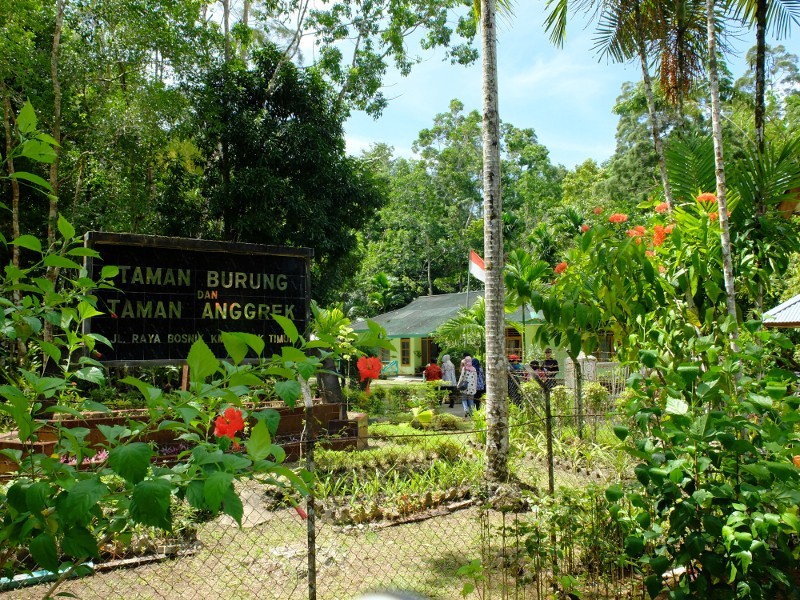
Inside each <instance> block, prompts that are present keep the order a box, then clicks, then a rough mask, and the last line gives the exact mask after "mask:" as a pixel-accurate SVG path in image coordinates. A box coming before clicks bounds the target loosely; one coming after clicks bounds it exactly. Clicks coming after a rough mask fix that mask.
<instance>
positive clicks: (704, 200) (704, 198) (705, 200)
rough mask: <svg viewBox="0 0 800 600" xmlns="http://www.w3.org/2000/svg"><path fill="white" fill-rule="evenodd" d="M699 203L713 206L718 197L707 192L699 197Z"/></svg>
mask: <svg viewBox="0 0 800 600" xmlns="http://www.w3.org/2000/svg"><path fill="white" fill-rule="evenodd" d="M697 201H698V202H699V203H700V204H711V203H712V202H716V201H717V197H716V196H715V195H714V194H712V193H711V192H705V193H704V194H700V195H699V196H698V197H697Z"/></svg>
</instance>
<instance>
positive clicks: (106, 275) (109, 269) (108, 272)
mask: <svg viewBox="0 0 800 600" xmlns="http://www.w3.org/2000/svg"><path fill="white" fill-rule="evenodd" d="M117 275H119V267H117V266H115V265H105V266H104V267H103V268H102V269H100V277H101V278H102V279H114V277H116V276H117Z"/></svg>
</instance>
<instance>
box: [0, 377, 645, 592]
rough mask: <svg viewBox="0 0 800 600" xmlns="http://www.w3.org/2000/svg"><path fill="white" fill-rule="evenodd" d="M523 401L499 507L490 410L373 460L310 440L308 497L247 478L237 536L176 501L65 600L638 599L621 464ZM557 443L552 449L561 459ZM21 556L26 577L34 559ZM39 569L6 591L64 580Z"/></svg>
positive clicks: (399, 438)
mask: <svg viewBox="0 0 800 600" xmlns="http://www.w3.org/2000/svg"><path fill="white" fill-rule="evenodd" d="M523 387H524V386H523ZM526 403H527V404H528V407H527V409H524V410H525V411H527V412H525V413H524V414H525V415H526V418H524V419H519V418H518V419H517V420H516V421H515V424H514V426H513V428H512V430H511V432H510V437H511V439H512V444H519V445H523V444H524V446H525V447H526V448H528V449H529V451H528V452H527V453H525V454H524V455H522V456H517V457H516V458H514V460H513V464H512V469H513V471H514V476H515V478H516V479H517V480H518V483H519V485H518V486H515V487H514V488H510V489H512V490H513V491H510V492H508V493H507V494H506V497H504V496H503V493H500V494H494V495H493V496H492V500H491V501H490V500H487V499H486V498H487V496H488V494H486V493H485V492H484V491H483V490H482V489H481V484H480V481H481V477H480V475H481V473H482V470H483V453H482V445H483V442H484V440H485V429H483V427H482V423H481V420H480V415H478V416H476V417H475V418H474V420H473V421H467V423H468V426H469V427H471V428H469V429H467V430H465V427H464V421H463V420H462V421H461V425H460V427H458V428H457V429H454V430H446V429H440V430H436V431H433V430H430V429H428V430H425V431H417V430H414V429H409V428H408V427H406V428H405V429H404V430H403V431H406V432H408V433H404V434H402V435H400V434H398V433H397V430H392V428H391V427H392V426H386V427H384V429H383V430H381V428H380V427H373V428H372V429H371V432H374V433H371V434H370V437H369V447H370V450H369V451H368V452H347V453H342V452H333V451H329V450H324V449H321V448H313V447H311V446H310V445H309V446H307V449H306V452H308V451H309V450H311V456H312V457H313V458H314V462H313V464H314V465H315V476H316V483H315V485H314V486H313V494H312V497H310V498H307V499H303V498H300V497H299V496H296V495H292V494H291V493H287V492H286V491H285V490H282V489H281V488H278V487H276V486H270V485H263V484H259V483H255V482H247V481H245V482H241V483H240V484H238V485H239V487H238V490H237V491H238V493H239V496H240V498H241V500H242V504H243V518H242V526H241V527H239V525H238V524H237V523H236V522H234V521H233V520H232V519H230V518H229V517H219V518H214V519H204V518H203V515H202V514H197V513H196V512H193V513H191V514H186V516H185V518H184V517H183V515H182V514H180V511H181V510H185V509H186V506H185V505H181V504H180V503H178V504H176V507H175V510H176V514H175V516H176V519H175V521H176V527H175V529H174V531H173V532H171V534H170V535H169V536H166V537H165V536H164V535H163V532H162V533H159V535H154V532H153V531H137V532H135V533H134V534H132V535H131V536H129V537H128V538H126V539H124V540H122V541H121V542H120V547H119V552H118V555H117V553H115V551H116V549H115V547H114V546H113V545H112V544H110V543H109V544H107V547H106V548H104V560H103V561H102V562H101V561H98V563H97V564H92V565H84V566H82V567H81V568H80V569H78V570H77V571H76V573H74V574H73V575H75V577H71V578H67V579H65V580H64V581H63V582H60V584H59V585H58V587H57V590H56V591H57V592H58V593H68V594H72V595H74V596H77V597H80V598H103V599H112V598H125V599H128V598H165V599H171V598H197V599H202V598H218V597H225V598H267V599H272V598H274V599H276V600H277V599H280V600H284V599H292V598H298V599H300V598H320V599H340V598H342V599H346V598H358V597H359V596H360V595H363V594H365V593H367V592H370V591H376V590H402V591H405V592H412V593H414V594H417V595H419V596H422V597H423V598H442V599H450V598H452V599H455V598H460V597H462V596H463V595H464V594H465V593H466V597H470V598H473V597H474V598H547V597H554V596H556V595H559V594H561V595H563V594H573V597H577V596H582V597H584V596H593V597H636V596H641V595H642V585H641V581H640V578H638V577H637V576H634V574H633V573H632V571H631V569H630V568H629V567H628V566H627V565H628V563H627V562H626V559H625V553H624V547H623V545H624V544H623V539H622V535H621V533H620V532H619V531H618V530H617V529H616V526H615V525H614V522H612V520H611V519H610V518H609V516H608V512H607V503H606V500H605V498H604V495H603V489H604V487H605V486H606V484H607V483H608V481H609V480H610V479H612V478H613V477H614V476H615V474H614V473H613V472H612V471H613V470H614V469H613V468H611V467H609V465H607V464H606V465H599V464H593V463H591V462H590V459H589V458H588V457H587V456H586V455H585V453H584V454H580V453H577V452H576V453H574V455H573V456H571V455H570V454H569V453H568V452H566V451H565V448H567V447H568V446H570V443H571V442H570V443H567V442H562V441H561V439H560V438H563V437H564V432H565V431H568V430H569V429H570V428H574V426H575V422H576V415H575V414H574V413H573V412H570V413H568V414H560V415H559V414H555V415H552V414H551V420H552V425H553V426H552V427H550V428H549V429H546V428H545V427H544V424H545V420H546V415H544V414H543V411H542V408H541V406H540V405H539V404H538V400H537V399H535V398H531V397H526ZM514 410H523V409H514ZM454 419H456V417H455V416H454V415H452V418H451V419H450V421H453V420H454ZM439 421H440V422H439V425H441V424H442V423H444V422H447V421H448V419H444V418H443V419H440V420H439ZM594 421H595V422H597V423H598V424H601V422H606V421H607V417H606V416H605V415H603V416H600V415H599V413H598V414H597V416H595V417H594ZM599 429H600V425H598V428H596V431H599ZM546 431H549V432H550V435H549V436H547V435H545V436H544V441H543V443H542V444H540V445H539V446H537V440H540V441H541V440H542V435H543V433H544V432H546ZM523 438H524V439H523ZM548 444H549V445H550V447H552V446H554V445H555V446H556V450H555V451H553V452H551V453H550V455H549V456H550V460H549V459H548V453H547V447H548ZM559 444H562V445H563V446H564V447H563V448H559V447H558V445H559ZM307 459H308V455H307V456H306V457H304V459H303V460H307ZM550 465H552V472H553V477H554V482H555V485H554V489H556V490H558V489H559V488H562V486H563V489H564V490H566V491H557V492H555V493H554V494H548V493H547V491H546V490H547V487H548V486H547V483H546V482H547V479H548V467H549V466H550ZM622 468H624V466H621V467H620V469H622ZM18 560H19V564H20V565H21V566H22V568H24V565H26V564H27V563H26V561H28V560H29V557H27V556H25V555H24V553H22V554H21V555H20V556H19V557H18ZM43 575H45V574H43V573H36V572H34V573H33V574H32V575H26V576H24V577H21V578H20V580H19V581H16V582H8V581H6V582H5V584H4V585H5V590H6V591H4V592H3V596H5V597H8V598H42V597H45V596H46V595H47V594H48V593H49V592H50V591H51V590H53V589H54V583H53V581H52V580H50V581H47V580H46V578H44V577H43ZM37 577H38V578H39V579H37ZM15 586H16V587H15ZM465 586H466V587H465Z"/></svg>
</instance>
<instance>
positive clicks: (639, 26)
mask: <svg viewBox="0 0 800 600" xmlns="http://www.w3.org/2000/svg"><path fill="white" fill-rule="evenodd" d="M634 12H635V17H636V48H637V50H638V53H639V62H641V64H642V81H643V83H644V91H645V95H646V96H647V110H648V111H649V112H650V130H651V131H652V133H653V144H654V145H655V149H656V157H657V159H658V171H659V173H660V174H661V185H662V186H663V188H664V200H665V201H666V203H667V206H668V207H669V210H672V205H673V202H672V190H671V188H670V186H669V178H668V177H667V163H666V161H665V160H664V144H663V142H662V140H661V126H660V124H659V119H658V112H657V111H656V101H655V96H654V95H653V80H652V79H651V78H650V68H649V67H648V63H647V48H646V46H645V43H644V23H643V19H642V11H641V7H640V5H639V2H636V3H635V4H634Z"/></svg>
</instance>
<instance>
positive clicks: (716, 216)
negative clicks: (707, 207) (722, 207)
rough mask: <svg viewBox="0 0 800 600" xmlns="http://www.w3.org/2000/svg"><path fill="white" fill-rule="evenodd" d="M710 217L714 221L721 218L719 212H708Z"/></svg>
mask: <svg viewBox="0 0 800 600" xmlns="http://www.w3.org/2000/svg"><path fill="white" fill-rule="evenodd" d="M708 218H709V219H711V220H712V221H717V220H719V214H717V212H710V213H708Z"/></svg>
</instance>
